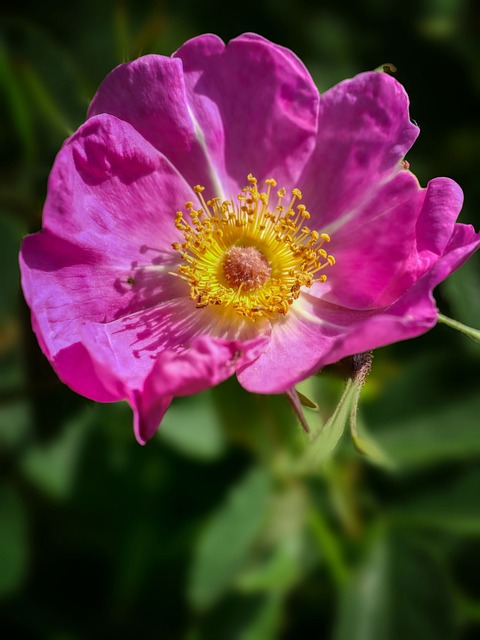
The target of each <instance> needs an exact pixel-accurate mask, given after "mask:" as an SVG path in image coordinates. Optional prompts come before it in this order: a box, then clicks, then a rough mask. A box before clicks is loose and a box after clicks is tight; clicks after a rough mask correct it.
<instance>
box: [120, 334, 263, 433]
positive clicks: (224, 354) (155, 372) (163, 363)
mask: <svg viewBox="0 0 480 640" xmlns="http://www.w3.org/2000/svg"><path fill="white" fill-rule="evenodd" d="M265 342H266V340H265V338H263V337H259V338H255V339H253V340H249V341H243V342H241V341H237V340H222V339H215V338H210V337H202V338H199V339H198V340H196V341H195V342H194V343H193V344H192V345H191V346H190V347H189V348H188V349H186V350H185V351H183V352H182V353H180V354H179V353H175V352H174V351H172V350H166V351H163V352H162V353H161V354H160V355H159V356H158V358H157V359H156V361H155V365H154V367H153V369H152V371H151V373H150V375H149V376H148V377H147V379H146V380H145V383H144V385H143V388H142V389H140V390H139V391H135V393H134V395H133V397H132V398H131V402H132V405H133V408H134V414H135V435H136V437H137V440H138V441H139V442H140V443H141V444H144V443H145V442H146V441H147V440H148V439H149V438H151V437H152V435H153V434H154V433H155V431H156V430H157V428H158V424H159V420H160V418H161V416H163V413H164V412H165V410H166V408H167V407H168V404H169V403H170V400H171V398H172V396H184V395H191V394H193V393H199V392H200V391H204V390H205V389H208V388H209V387H212V386H214V385H217V384H219V383H220V382H222V381H223V380H225V379H226V378H228V377H230V376H231V375H232V374H233V373H235V371H236V370H237V368H238V367H241V366H244V365H245V364H246V363H248V362H251V361H252V360H254V359H255V358H257V357H258V355H259V354H260V353H261V352H262V351H263V349H264V348H265Z"/></svg>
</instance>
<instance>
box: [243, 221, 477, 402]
mask: <svg viewBox="0 0 480 640" xmlns="http://www.w3.org/2000/svg"><path fill="white" fill-rule="evenodd" d="M479 246H480V234H475V232H474V230H473V228H472V227H470V226H466V225H456V226H455V229H454V232H453V235H452V238H451V240H450V242H449V243H448V245H447V247H446V249H445V252H444V254H443V256H442V257H441V258H440V259H439V260H438V262H437V263H436V264H435V265H434V266H433V267H432V268H431V269H430V270H429V271H427V273H426V274H425V275H424V276H423V277H422V278H420V279H419V280H418V281H417V282H416V283H415V284H414V285H413V286H412V287H411V288H410V289H409V290H408V291H407V293H406V294H405V295H404V296H403V297H401V298H400V299H399V300H398V301H397V302H396V303H395V304H394V305H392V306H390V307H386V308H383V309H377V310H367V311H358V310H352V309H348V308H344V307H340V306H335V305H332V304H330V303H327V302H326V301H322V300H319V299H317V298H315V297H314V296H312V295H309V294H305V293H304V294H302V296H301V297H300V298H299V300H298V301H297V303H295V305H294V307H293V308H292V309H291V310H290V311H289V313H288V315H287V316H286V317H285V320H284V321H283V322H279V323H276V324H275V325H274V327H273V330H272V337H271V340H270V343H269V346H268V349H267V350H266V351H265V352H264V353H263V354H261V355H260V356H259V358H258V359H257V360H256V361H255V362H254V363H253V364H251V365H246V366H245V367H243V368H242V369H241V370H240V371H239V373H238V379H239V381H240V383H241V384H242V385H243V386H244V387H245V388H246V389H247V390H248V391H254V392H257V393H280V392H284V391H286V390H287V389H289V388H291V387H292V386H293V385H294V384H296V383H297V382H299V381H300V380H303V379H304V378H306V377H308V376H309V375H311V374H313V373H315V372H316V371H318V370H319V369H321V368H322V367H323V366H325V365H327V364H331V363H333V362H337V361H338V360H341V359H342V358H344V357H346V356H349V355H353V354H355V353H360V352H363V351H369V350H371V349H376V348H378V347H381V346H384V345H387V344H390V343H393V342H397V341H400V340H406V339H408V338H412V337H415V336H418V335H421V334H422V333H425V332H426V331H428V330H429V329H430V328H431V327H432V326H434V324H435V323H436V319H437V309H436V306H435V301H434V299H433V296H432V289H433V288H434V287H435V286H436V285H437V284H438V283H439V282H441V281H442V280H444V279H445V278H446V277H447V276H448V275H449V274H450V273H452V271H454V270H455V269H458V268H459V266H461V265H462V264H463V262H465V260H467V259H468V257H469V256H470V255H471V254H472V253H473V252H474V251H476V249H477V248H478V247H479Z"/></svg>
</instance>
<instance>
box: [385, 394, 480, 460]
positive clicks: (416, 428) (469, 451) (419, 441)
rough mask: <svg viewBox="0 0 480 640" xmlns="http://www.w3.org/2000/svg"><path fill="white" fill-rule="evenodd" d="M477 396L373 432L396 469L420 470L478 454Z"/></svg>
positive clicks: (479, 443) (478, 404) (478, 402)
mask: <svg viewBox="0 0 480 640" xmlns="http://www.w3.org/2000/svg"><path fill="white" fill-rule="evenodd" d="M479 415H480V396H479V395H478V393H477V392H475V393H474V394H472V395H470V396H466V397H465V398H462V399H461V400H460V401H459V400H457V402H455V403H452V404H450V405H447V406H442V407H437V408H434V407H432V410H431V411H430V412H429V413H425V414H423V415H422V414H421V415H418V416H417V417H409V418H408V420H405V419H404V420H401V421H399V422H395V423H393V424H391V425H389V427H388V429H386V430H385V431H378V432H377V433H376V436H375V437H376V440H377V441H378V443H379V445H380V447H381V448H382V449H384V450H385V452H386V454H387V455H388V456H389V457H391V458H392V460H393V461H394V463H396V464H397V465H398V466H399V467H400V466H401V467H404V468H406V467H419V466H425V465H428V464H438V463H439V462H443V461H445V460H456V459H460V458H471V457H473V456H478V455H479V454H480V429H479V421H478V416H479Z"/></svg>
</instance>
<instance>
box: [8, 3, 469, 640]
mask: <svg viewBox="0 0 480 640" xmlns="http://www.w3.org/2000/svg"><path fill="white" fill-rule="evenodd" d="M17 4H18V6H16V3H10V8H9V9H8V11H6V12H4V14H3V15H2V17H1V23H0V122H1V126H0V164H1V170H0V266H1V271H2V293H1V294H0V619H1V633H2V637H5V638H32V639H37V638H40V639H44V638H45V639H48V640H50V639H51V640H80V639H83V638H88V639H96V638H99V639H102V640H103V639H108V638H112V639H113V638H115V639H116V638H165V639H167V640H170V639H172V640H176V639H180V638H182V639H185V640H217V639H218V640H275V639H279V640H297V639H298V638H303V637H305V638H308V637H312V638H331V639H332V640H377V639H378V640H404V639H408V640H417V639H418V640H470V639H473V638H477V637H479V633H480V630H479V629H480V590H479V588H478V584H479V583H478V574H479V571H480V561H479V558H480V507H479V504H480V502H479V497H478V496H479V492H480V467H479V464H480V395H479V387H480V348H479V347H478V345H476V344H474V343H473V342H471V341H469V340H468V339H467V338H465V337H463V336H461V335H460V334H455V333H454V332H453V331H451V330H450V329H449V328H447V327H445V326H440V327H437V328H436V329H434V330H433V331H432V332H431V333H429V334H428V335H426V336H424V337H422V338H418V339H416V340H412V341H409V342H407V343H403V344H398V345H395V346H393V347H390V348H385V349H381V350H379V351H378V352H376V353H375V358H374V362H373V369H372V373H371V374H370V377H369V379H368V381H367V385H366V387H365V389H364V390H363V393H362V397H361V400H360V410H359V415H358V425H357V426H358V429H359V433H360V436H361V437H363V438H365V439H366V440H367V441H369V442H375V445H376V446H377V447H378V449H379V451H381V452H383V455H384V456H385V458H379V459H378V460H377V463H376V464H371V462H370V461H369V460H368V459H367V458H366V457H365V456H362V455H361V454H359V453H357V452H356V451H355V450H354V448H353V446H352V442H351V439H350V438H349V436H348V435H347V433H345V434H344V435H343V436H342V432H343V424H340V423H339V422H336V423H335V424H334V425H333V426H334V428H333V429H332V433H331V434H330V436H328V434H326V435H325V436H323V439H324V440H325V442H326V443H327V445H328V443H329V442H331V441H332V442H333V441H334V440H335V441H336V440H337V439H339V440H340V442H339V446H338V447H337V449H336V452H335V455H334V456H333V457H332V456H331V455H330V454H331V452H329V455H320V456H319V458H318V460H319V465H318V467H315V465H313V466H312V464H311V463H309V464H306V463H305V458H304V455H303V451H304V449H305V436H304V434H303V433H302V431H301V429H300V428H299V427H298V425H296V423H295V418H294V415H293V413H292V412H291V410H290V407H289V405H288V402H287V401H286V399H285V398H283V397H261V396H254V395H250V394H247V393H246V392H245V391H243V390H242V389H241V388H240V387H239V385H238V384H237V383H236V382H235V381H234V380H230V381H227V382H226V383H224V384H223V385H221V386H220V387H219V388H217V389H213V390H210V391H208V392H205V393H203V394H200V395H198V396H196V397H194V398H182V399H179V400H176V401H175V402H174V405H173V407H172V409H171V411H170V413H169V414H168V416H167V418H166V420H165V424H164V428H163V429H162V430H161V431H160V433H159V435H158V436H157V437H155V438H154V439H153V441H152V442H151V443H149V444H148V445H147V446H146V447H140V446H139V445H138V444H137V443H136V442H135V440H134V437H133V433H132V429H131V414H130V410H129V409H128V407H127V406H126V405H123V404H118V405H102V406H100V405H98V406H96V405H94V403H91V402H89V401H87V400H85V399H83V398H80V397H78V396H76V395H75V394H74V393H73V392H71V391H69V390H68V389H67V388H65V387H64V386H62V385H61V384H60V383H59V382H58V381H57V379H56V376H55V375H54V373H53V372H52V371H51V369H50V367H49V365H48V363H47V362H46V360H45V358H44V357H43V356H42V354H41V353H40V351H39V348H38V346H37V344H36V341H35V338H34V336H33V335H32V333H31V328H30V324H29V315H28V310H27V309H26V307H25V304H24V303H23V300H22V297H21V294H20V291H19V278H18V267H17V252H18V248H19V242H20V238H21V236H22V235H23V234H24V233H25V232H27V231H36V230H38V229H39V228H40V224H41V222H40V220H41V218H40V215H41V208H42V204H43V201H44V198H45V192H46V181H47V177H48V172H49V170H50V167H51V165H52V162H53V159H54V157H55V154H56V152H57V151H58V149H59V147H60V145H61V144H62V142H63V140H64V139H65V137H66V136H67V135H69V132H71V131H73V130H74V129H75V128H76V127H77V126H78V125H79V124H80V123H81V122H82V121H83V119H84V117H85V112H86V108H87V105H88V102H89V100H90V99H91V97H92V96H93V93H94V92H95V89H96V87H97V86H98V84H99V82H100V81H101V79H102V78H103V77H104V76H105V74H106V73H107V72H108V71H109V70H110V69H111V68H113V67H114V66H115V65H117V64H118V63H120V62H122V61H124V60H127V59H132V58H134V57H136V56H138V55H140V54H142V53H149V52H156V53H162V54H170V53H171V52H172V51H174V50H175V49H176V48H177V47H178V46H180V44H181V43H182V42H183V41H184V40H185V39H187V38H189V37H191V36H194V35H196V34H198V33H202V32H205V31H210V32H215V33H218V34H219V35H220V36H222V37H223V38H225V39H228V38H230V37H233V36H235V35H237V34H239V33H241V32H242V31H246V30H251V31H258V32H260V33H261V34H262V35H264V36H266V37H268V38H270V39H272V40H274V41H276V42H279V43H280V44H283V45H285V46H287V47H290V48H292V49H293V50H294V51H295V52H296V53H297V54H298V55H299V56H300V57H301V58H302V59H303V60H304V61H305V63H306V65H307V66H308V68H309V69H310V70H311V72H312V75H313V76H314V78H315V80H316V82H317V83H318V86H319V87H320V89H321V90H325V89H326V88H328V87H329V86H330V85H331V84H333V83H335V82H337V81H340V80H342V79H343V78H344V77H346V76H350V75H353V74H354V73H357V72H360V71H364V70H367V69H374V68H377V67H379V66H380V65H382V64H385V63H392V64H394V65H395V66H396V67H397V69H398V71H397V77H398V79H399V80H400V81H401V82H402V83H403V84H404V85H405V86H406V88H407V90H408V92H409V94H410V98H411V102H412V107H411V113H412V117H413V118H415V120H416V121H417V122H418V123H419V125H420V127H421V129H422V134H421V137H420V139H419V141H418V143H417V144H416V146H415V148H414V149H413V150H412V152H411V154H410V155H409V161H410V163H411V166H412V170H413V171H414V172H415V173H416V174H417V175H418V176H419V179H420V181H421V183H422V184H425V183H426V182H427V181H428V180H429V179H430V178H432V177H434V176H437V175H448V176H451V177H452V178H454V179H456V180H457V181H458V182H459V183H460V184H461V185H462V187H463V189H464V192H465V209H464V213H463V214H462V221H468V222H472V223H474V224H475V226H476V227H477V228H478V227H479V226H480V225H479V223H480V180H479V179H478V172H479V166H480V124H479V118H478V114H479V107H478V105H479V104H480V83H479V81H478V78H479V72H478V65H479V60H480V33H479V31H478V24H479V17H480V14H479V10H478V8H477V6H476V5H475V3H473V2H468V1H467V0H421V1H414V0H407V1H405V2H401V3H390V2H387V1H386V0H363V1H361V2H354V1H353V0H349V1H348V2H344V3H339V2H337V1H334V0H326V1H324V2H315V1H313V0H310V1H309V0H295V1H294V0H278V1H276V2H273V0H260V1H259V2H257V3H255V5H254V6H252V7H251V6H250V5H248V4H245V3H243V4H241V3H237V4H236V5H234V4H231V3H230V4H229V5H228V7H226V5H225V3H220V2H216V1H215V0H205V1H204V2H201V3H200V2H195V1H194V0H178V1H177V2H160V1H159V2H155V1H153V0H152V1H150V2H127V1H126V0H125V1H121V0H119V1H116V2H114V1H113V0H112V1H109V2H94V1H93V0H84V1H83V2H82V3H65V2H63V3H61V2H57V1H54V0H52V1H49V2H43V3H39V2H33V1H27V2H23V3H17ZM227 9H228V10H227ZM286 152H288V150H286ZM479 265H480V262H479V259H478V257H474V258H473V259H472V260H471V261H470V262H469V263H468V264H467V265H466V266H465V267H463V268H462V269H461V270H460V271H459V272H458V273H456V274H454V275H453V276H452V277H451V278H450V280H449V281H448V282H447V283H445V284H443V285H441V286H440V287H439V289H438V290H437V291H436V298H437V301H438V303H439V306H440V308H441V310H442V311H443V312H444V313H445V314H447V315H451V316H453V317H455V318H456V319H458V320H459V321H462V322H464V323H466V324H470V325H473V326H477V327H480V275H479V273H480V271H479ZM308 386H309V388H308V393H307V391H306V390H305V393H306V394H307V395H309V394H311V396H312V399H314V400H315V401H316V402H317V403H318V405H319V412H317V413H315V412H313V411H310V410H309V409H306V410H305V411H306V412H307V417H308V420H309V421H310V424H312V425H316V424H320V423H321V422H326V421H327V419H328V418H329V416H330V415H331V414H332V412H333V410H334V408H335V404H336V402H337V401H338V399H339V397H340V395H341V391H342V386H341V381H339V379H338V378H336V377H335V376H334V375H333V373H330V372H324V373H323V374H322V375H321V376H318V377H316V378H315V379H313V380H312V381H311V382H310V383H309V385H308ZM309 397H310V395H309ZM347 400H348V402H349V403H350V401H351V398H350V396H348V397H347ZM349 408H350V404H348V406H347V405H345V407H343V409H344V411H343V412H342V411H340V412H339V413H342V415H343V414H345V415H347V414H348V411H349ZM331 424H332V423H331ZM346 432H348V429H347V430H346ZM327 436H328V437H327ZM332 448H333V447H332ZM324 453H325V452H324ZM387 459H388V461H389V465H388V466H382V460H387ZM310 462H311V461H310Z"/></svg>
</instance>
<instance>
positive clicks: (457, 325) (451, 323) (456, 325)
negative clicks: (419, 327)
mask: <svg viewBox="0 0 480 640" xmlns="http://www.w3.org/2000/svg"><path fill="white" fill-rule="evenodd" d="M438 322H441V323H442V324H446V325H447V327H450V328H451V329H455V330H456V331H460V332H461V333H463V334H464V335H466V336H468V337H469V338H470V339H471V340H473V341H474V342H479V343H480V331H479V330H478V329H472V327H467V325H466V324H462V323H461V322H457V321H456V320H452V318H448V317H447V316H444V315H443V313H439V314H438Z"/></svg>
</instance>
